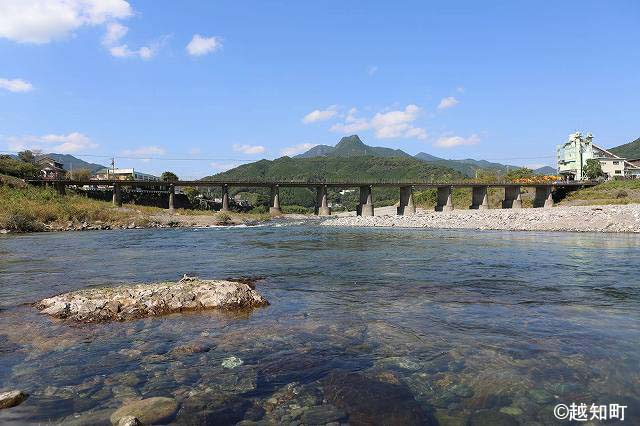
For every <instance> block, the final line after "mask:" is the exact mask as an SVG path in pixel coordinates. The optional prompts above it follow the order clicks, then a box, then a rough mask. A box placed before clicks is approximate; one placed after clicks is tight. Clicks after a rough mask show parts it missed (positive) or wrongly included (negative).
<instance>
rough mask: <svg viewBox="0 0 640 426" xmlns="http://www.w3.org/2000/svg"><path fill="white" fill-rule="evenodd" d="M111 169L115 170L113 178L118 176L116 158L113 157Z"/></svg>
mask: <svg viewBox="0 0 640 426" xmlns="http://www.w3.org/2000/svg"><path fill="white" fill-rule="evenodd" d="M111 169H112V170H113V177H115V176H116V157H111Z"/></svg>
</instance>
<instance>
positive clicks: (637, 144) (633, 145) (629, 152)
mask: <svg viewBox="0 0 640 426" xmlns="http://www.w3.org/2000/svg"><path fill="white" fill-rule="evenodd" d="M609 151H610V152H612V153H614V154H615V155H617V156H619V157H622V158H626V159H627V160H635V159H638V158H640V138H638V139H636V140H635V141H633V142H629V143H625V144H624V145H620V146H616V147H615V148H611V149H609Z"/></svg>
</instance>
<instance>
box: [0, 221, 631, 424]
mask: <svg viewBox="0 0 640 426" xmlns="http://www.w3.org/2000/svg"><path fill="white" fill-rule="evenodd" d="M639 266H640V236H636V235H606V234H570V233H566V234H559V233H507V232H475V231H433V230H416V229H412V230H401V229H388V230H385V229H325V228H315V227H302V226H283V227H255V228H226V229H225V228H214V229H163V230H128V231H104V232H76V233H51V234H32V235H24V236H5V237H2V238H0V390H8V389H23V390H25V391H26V392H28V393H29V394H30V397H29V399H27V400H26V401H25V402H24V403H23V404H22V405H20V406H18V407H15V408H11V409H6V410H0V423H2V424H28V423H33V424H39V423H44V424H48V423H54V424H55V423H58V422H63V421H66V423H64V424H102V423H105V422H106V424H110V423H109V416H110V414H111V413H112V412H113V411H114V410H115V409H117V408H118V407H120V406H121V405H122V404H123V402H125V403H126V402H127V401H130V400H132V399H140V398H148V397H151V396H165V397H170V398H174V399H175V400H176V401H177V402H178V404H179V406H180V409H179V411H178V412H177V414H176V415H175V416H174V418H173V420H172V423H174V424H235V423H238V422H243V424H246V425H249V424H255V423H256V422H257V423H259V424H260V423H270V424H278V423H286V424H323V423H330V422H342V423H351V424H363V423H364V424H376V423H377V424H403V425H405V424H434V425H436V424H441V425H462V424H466V423H467V422H470V424H474V425H480V424H486V425H510V424H540V425H546V424H559V423H560V421H559V420H557V419H556V418H555V417H554V414H553V408H554V406H555V405H557V404H559V403H564V404H567V405H569V404H571V403H572V402H576V403H581V402H584V403H587V404H589V405H590V404H591V403H596V404H610V403H618V404H621V405H626V406H627V407H628V408H627V409H626V412H625V417H626V418H625V423H626V424H640V413H639V411H640V275H639V272H638V267H639ZM183 273H188V274H191V275H198V276H200V277H201V278H231V277H233V278H237V277H241V276H252V277H263V278H264V279H263V280H261V281H258V282H257V283H256V286H257V290H258V291H259V292H260V293H261V294H263V295H264V296H265V297H266V298H267V299H268V300H269V301H270V302H271V305H270V306H268V307H265V308H260V309H257V310H255V311H253V312H252V313H245V314H236V315H232V314H228V313H220V312H208V313H190V314H177V315H170V316H164V317H159V318H150V319H144V320H138V321H131V322H122V323H112V324H97V325H72V324H67V323H64V322H61V321H58V320H52V319H49V318H47V317H46V316H44V315H42V314H40V313H38V312H37V311H36V310H35V309H34V308H33V307H32V306H31V305H30V304H31V303H32V302H35V301H37V300H40V299H42V298H44V297H46V296H51V295H54V294H58V293H61V292H65V291H70V290H75V289H80V288H85V287H91V286H103V285H116V284H121V283H131V282H150V281H159V280H177V279H178V278H179V277H181V276H182V274H183ZM231 357H235V358H231ZM223 363H224V365H225V366H223V365H222V364H223ZM238 364H240V365H238ZM231 367H233V368H231ZM592 424H597V423H592ZM621 424H622V423H621Z"/></svg>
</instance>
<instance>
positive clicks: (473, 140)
mask: <svg viewBox="0 0 640 426" xmlns="http://www.w3.org/2000/svg"><path fill="white" fill-rule="evenodd" d="M478 142H480V137H479V136H478V135H476V134H472V135H471V136H469V137H467V138H465V137H462V136H453V135H448V136H441V137H440V138H438V140H437V141H436V142H435V143H434V144H433V146H436V147H438V148H455V147H457V146H464V145H475V144H477V143H478Z"/></svg>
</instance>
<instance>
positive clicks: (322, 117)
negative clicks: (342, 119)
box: [302, 105, 338, 124]
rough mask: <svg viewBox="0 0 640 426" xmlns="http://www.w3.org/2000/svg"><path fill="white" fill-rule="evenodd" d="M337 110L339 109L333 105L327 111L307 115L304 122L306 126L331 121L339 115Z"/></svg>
mask: <svg viewBox="0 0 640 426" xmlns="http://www.w3.org/2000/svg"><path fill="white" fill-rule="evenodd" d="M337 109H338V108H337V106H335V105H332V106H330V107H328V108H327V109H325V110H320V109H316V110H314V111H311V112H310V113H309V114H307V115H305V116H304V118H303V119H302V122H303V123H304V124H309V123H316V122H318V121H326V120H329V119H331V118H333V117H335V116H336V115H337V114H338V111H337Z"/></svg>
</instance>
